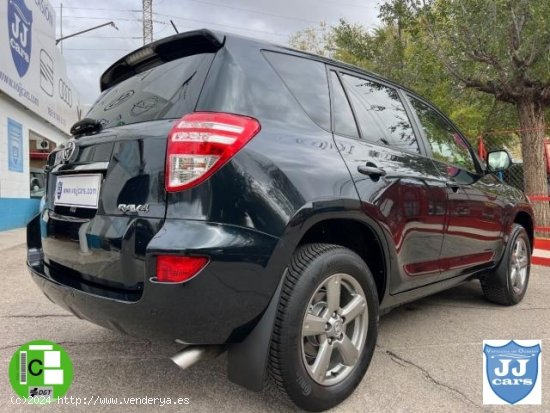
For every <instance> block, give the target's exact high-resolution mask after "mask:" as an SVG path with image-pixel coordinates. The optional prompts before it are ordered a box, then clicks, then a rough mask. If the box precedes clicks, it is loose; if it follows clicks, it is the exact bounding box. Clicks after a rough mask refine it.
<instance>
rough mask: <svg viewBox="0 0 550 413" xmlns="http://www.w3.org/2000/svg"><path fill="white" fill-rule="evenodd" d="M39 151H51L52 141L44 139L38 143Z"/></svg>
mask: <svg viewBox="0 0 550 413" xmlns="http://www.w3.org/2000/svg"><path fill="white" fill-rule="evenodd" d="M38 149H42V150H49V149H50V141H49V140H47V139H42V140H41V141H40V142H38Z"/></svg>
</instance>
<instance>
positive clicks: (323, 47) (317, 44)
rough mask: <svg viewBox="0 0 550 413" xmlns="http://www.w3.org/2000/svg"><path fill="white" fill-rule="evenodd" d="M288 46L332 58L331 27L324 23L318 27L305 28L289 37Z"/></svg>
mask: <svg viewBox="0 0 550 413" xmlns="http://www.w3.org/2000/svg"><path fill="white" fill-rule="evenodd" d="M288 44H289V45H290V46H292V47H294V48H295V49H299V50H304V51H307V52H310V53H315V54H318V55H320V56H325V57H332V55H333V52H334V37H333V34H332V27H330V26H329V25H328V24H327V23H326V22H321V23H319V25H318V26H314V27H307V28H305V29H304V30H301V31H299V32H296V33H294V34H293V35H291V36H290V38H289V40H288Z"/></svg>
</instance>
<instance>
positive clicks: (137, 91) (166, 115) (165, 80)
mask: <svg viewBox="0 0 550 413" xmlns="http://www.w3.org/2000/svg"><path fill="white" fill-rule="evenodd" d="M213 56H214V55H213V54H212V53H204V54H198V55H192V56H187V57H184V58H181V59H177V60H174V61H171V62H168V63H165V64H163V65H161V66H156V67H154V68H152V69H149V70H147V71H145V72H142V73H139V74H137V75H135V76H133V77H131V78H130V79H127V80H125V81H123V82H121V83H119V84H117V85H116V86H113V87H112V88H111V89H108V90H106V91H105V92H103V93H102V94H101V96H100V97H99V99H98V100H97V101H96V103H94V105H93V106H92V108H91V109H90V111H89V112H88V114H87V117H89V118H92V119H97V120H99V121H100V122H101V123H102V124H103V127H105V128H108V127H114V126H120V125H127V124H130V123H138V122H146V121H151V120H158V119H176V118H180V117H181V116H183V115H184V114H186V113H189V112H192V111H193V109H194V108H195V105H196V103H197V98H198V94H199V91H200V88H201V87H202V83H203V82H204V78H205V76H206V72H207V70H208V67H209V65H210V63H211V62H212V57H213Z"/></svg>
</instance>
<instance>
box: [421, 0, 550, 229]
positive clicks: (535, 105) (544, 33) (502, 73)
mask: <svg viewBox="0 0 550 413" xmlns="http://www.w3.org/2000/svg"><path fill="white" fill-rule="evenodd" d="M411 8H412V9H413V10H418V9H416V6H415V5H414V3H411ZM418 12H419V18H420V19H421V21H422V23H423V26H424V28H425V31H426V34H427V38H428V40H429V44H430V46H431V48H432V50H433V51H434V52H435V53H436V54H437V56H438V58H439V60H440V61H441V63H442V64H443V66H444V67H445V70H446V71H447V72H448V73H449V74H450V75H452V76H453V77H454V78H455V79H457V80H458V81H459V82H460V84H462V85H464V86H465V87H467V88H471V89H474V90H478V91H480V92H483V93H486V94H488V95H492V96H494V98H495V99H496V100H498V101H501V102H507V103H509V104H511V105H513V106H514V107H515V108H516V111H517V116H518V120H519V126H520V136H521V145H522V157H523V164H524V180H525V182H524V184H525V185H524V187H525V192H526V193H527V194H528V195H535V194H547V193H548V183H547V176H546V167H545V163H544V151H543V145H544V144H543V142H544V137H545V131H546V125H545V110H546V108H548V107H549V106H550V70H549V69H550V67H549V61H550V2H548V1H547V0H447V1H435V2H434V3H433V5H432V7H430V8H427V9H423V10H418ZM534 209H535V215H536V219H537V223H538V225H541V226H550V206H549V205H548V203H535V205H534Z"/></svg>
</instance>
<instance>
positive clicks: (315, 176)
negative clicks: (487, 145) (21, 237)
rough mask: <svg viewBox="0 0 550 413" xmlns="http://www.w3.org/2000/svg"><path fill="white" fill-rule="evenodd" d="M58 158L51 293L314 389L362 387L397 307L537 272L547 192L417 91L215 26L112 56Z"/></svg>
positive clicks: (325, 392) (44, 252)
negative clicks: (514, 177) (527, 190)
mask: <svg viewBox="0 0 550 413" xmlns="http://www.w3.org/2000/svg"><path fill="white" fill-rule="evenodd" d="M101 90H102V93H101V96H100V97H99V98H98V100H97V101H96V102H95V104H94V105H93V107H92V108H91V110H90V112H89V113H88V115H87V118H86V119H84V120H83V121H81V122H79V123H78V124H76V125H75V126H74V127H73V129H72V133H73V135H74V139H72V140H71V141H69V142H68V143H67V144H65V145H64V146H63V147H61V148H58V150H56V151H55V152H54V153H53V154H52V155H51V156H50V158H49V160H48V167H47V171H48V185H47V200H46V204H45V206H44V208H43V210H42V211H41V212H40V214H39V215H38V216H36V217H35V218H34V219H33V220H32V221H31V222H30V223H29V225H28V267H29V269H30V272H31V274H32V278H33V279H34V281H35V282H36V283H37V284H38V286H39V287H40V288H41V289H42V291H43V292H44V293H45V294H46V296H47V297H48V298H49V299H50V300H51V301H53V302H54V303H56V304H58V305H60V306H62V307H63V308H65V309H67V310H69V311H70V312H72V313H73V314H75V315H76V316H77V317H79V318H82V319H85V320H89V321H91V322H93V323H96V324H99V325H101V326H104V327H107V328H110V329H113V330H117V331H121V332H124V333H128V334H132V335H138V336H145V337H150V338H165V339H169V340H176V341H177V342H179V343H181V344H182V345H183V346H186V347H184V349H183V350H182V351H181V353H178V354H176V355H175V356H174V358H173V359H174V361H175V362H176V363H177V364H178V365H180V366H181V367H187V366H189V365H191V364H193V363H194V362H196V361H197V360H199V359H202V358H205V357H207V356H208V355H213V354H218V353H219V352H221V351H224V350H227V351H228V364H229V366H228V375H229V378H230V379H231V380H232V381H234V382H236V383H239V384H241V385H243V386H245V387H247V388H249V389H252V390H260V389H261V388H262V386H263V385H264V379H265V378H266V375H269V377H271V379H273V380H274V381H275V383H276V384H277V385H278V387H279V388H280V389H281V391H282V392H283V393H284V394H286V395H287V396H288V397H289V398H290V399H291V400H292V401H293V402H294V403H296V405H298V406H299V407H301V408H303V409H306V410H310V411H320V410H324V409H328V408H330V407H332V406H335V405H337V404H338V403H340V402H341V401H343V400H344V399H345V398H346V397H348V396H349V395H350V394H351V393H352V392H353V390H354V389H355V388H356V386H357V385H358V384H359V382H360V381H361V380H362V378H363V376H364V375H365V372H366V371H367V368H368V366H369V363H370V361H371V358H372V356H373V352H374V348H375V344H376V340H377V330H378V318H379V315H380V314H382V313H385V312H388V311H389V310H390V309H392V308H394V307H396V306H398V305H401V304H403V303H406V302H409V301H412V300H416V299H419V298H421V297H424V296H427V295H429V294H434V293H436V292H439V291H442V290H445V289H448V288H450V287H453V286H455V285H457V284H459V283H461V282H463V281H466V280H471V279H479V280H481V288H482V289H483V292H484V294H485V296H486V297H487V298H488V299H489V300H490V301H493V302H496V303H499V304H503V305H513V304H516V303H518V302H520V301H521V300H522V298H523V296H524V294H525V291H526V289H527V284H528V281H529V270H530V255H531V251H532V244H533V213H532V209H531V206H530V205H529V203H528V201H527V199H526V198H525V196H524V195H523V194H522V193H521V192H520V191H519V190H517V189H515V188H512V187H510V186H507V185H505V184H504V183H502V182H501V181H500V180H499V179H497V178H496V177H495V176H494V175H493V172H496V171H500V170H504V169H506V167H507V166H508V164H509V162H510V158H509V156H508V155H507V153H505V152H504V153H501V152H498V151H497V152H492V153H490V154H489V155H488V159H487V162H488V165H489V167H490V168H492V169H490V170H486V169H484V168H482V167H481V165H480V162H479V161H478V160H477V158H476V156H474V155H473V150H472V148H471V147H470V145H469V144H468V142H467V141H466V140H465V139H464V137H463V135H462V134H461V133H460V131H459V130H458V129H457V128H456V127H455V126H454V125H453V123H452V122H451V121H449V120H448V119H447V118H446V117H445V116H444V115H443V114H442V113H441V112H440V111H439V110H437V109H436V108H435V107H434V106H432V105H431V104H430V103H429V102H427V101H426V100H425V99H423V98H421V97H419V96H417V95H416V94H415V93H413V92H411V91H409V90H406V89H404V88H403V87H401V86H399V85H396V84H394V83H392V82H390V81H388V80H386V79H383V78H381V77H378V76H376V75H374V74H371V73H368V72H365V71H363V70H361V69H358V68H356V67H353V66H349V65H346V64H343V63H340V62H336V61H333V60H329V59H325V58H323V57H319V56H315V55H311V54H307V53H304V52H300V51H296V50H291V49H288V48H285V47H281V46H275V45H272V44H269V43H265V42H261V41H256V40H251V39H247V38H242V37H238V36H234V35H231V34H224V33H219V32H212V31H208V30H199V31H192V32H187V33H182V34H178V35H175V36H171V37H168V38H165V39H162V40H159V41H157V42H154V43H151V44H149V45H146V46H144V47H142V48H140V49H138V50H136V51H135V52H132V53H130V54H129V55H127V56H125V57H123V58H122V59H120V60H119V61H117V62H116V63H115V64H113V65H112V66H111V67H110V68H109V69H107V71H106V72H105V73H104V74H103V75H102V77H101Z"/></svg>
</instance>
